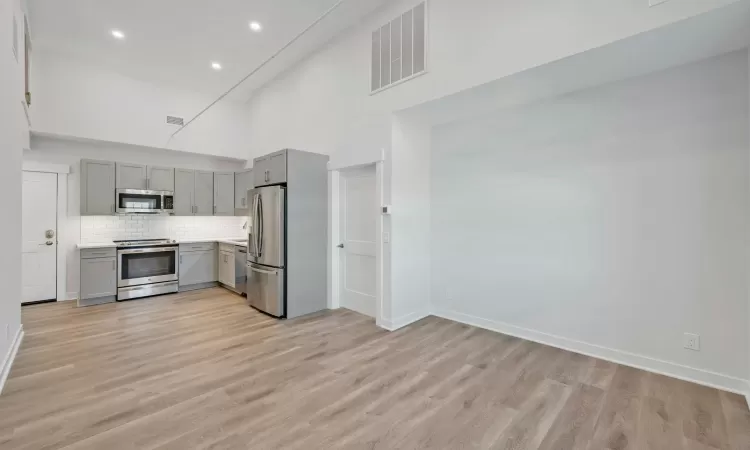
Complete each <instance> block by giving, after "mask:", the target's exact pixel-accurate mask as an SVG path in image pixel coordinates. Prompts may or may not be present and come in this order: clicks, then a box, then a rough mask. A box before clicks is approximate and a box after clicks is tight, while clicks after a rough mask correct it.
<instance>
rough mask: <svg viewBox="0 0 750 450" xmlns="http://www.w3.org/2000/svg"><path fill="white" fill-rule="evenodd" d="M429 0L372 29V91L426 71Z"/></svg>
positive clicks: (377, 90) (380, 89)
mask: <svg viewBox="0 0 750 450" xmlns="http://www.w3.org/2000/svg"><path fill="white" fill-rule="evenodd" d="M426 3H427V2H422V3H420V4H418V5H417V6H415V7H414V9H411V10H409V11H407V12H405V13H403V14H402V15H400V16H399V17H397V18H395V19H393V20H391V21H390V23H387V24H385V25H383V26H382V27H380V28H378V29H377V30H375V31H373V33H372V55H371V70H372V72H371V74H370V80H371V85H370V92H371V93H373V94H374V93H376V92H380V91H382V90H383V89H386V88H388V87H390V86H393V85H395V84H397V83H400V82H403V81H406V80H410V79H412V78H414V77H416V76H419V75H421V74H423V73H424V72H425V70H426V67H427V5H426Z"/></svg>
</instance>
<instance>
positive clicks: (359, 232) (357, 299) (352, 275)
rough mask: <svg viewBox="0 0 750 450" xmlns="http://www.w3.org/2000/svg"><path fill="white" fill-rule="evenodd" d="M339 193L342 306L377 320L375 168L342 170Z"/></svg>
mask: <svg viewBox="0 0 750 450" xmlns="http://www.w3.org/2000/svg"><path fill="white" fill-rule="evenodd" d="M339 192H340V198H339V217H340V220H341V223H340V226H339V233H340V237H341V244H340V245H339V252H340V267H341V273H340V276H339V282H340V289H339V296H340V302H341V306H342V307H344V308H348V309H352V310H354V311H357V312H359V313H362V314H366V315H368V316H371V317H375V314H376V305H375V301H376V296H375V294H376V292H375V279H376V272H375V248H376V247H375V243H376V226H377V217H378V202H377V197H376V192H375V166H374V165H373V166H368V167H366V168H362V169H353V170H347V171H342V172H341V178H340V183H339Z"/></svg>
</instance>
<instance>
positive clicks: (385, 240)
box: [383, 231, 391, 244]
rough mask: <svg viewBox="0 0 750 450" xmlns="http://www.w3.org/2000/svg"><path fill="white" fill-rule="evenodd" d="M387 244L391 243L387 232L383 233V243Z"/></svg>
mask: <svg viewBox="0 0 750 450" xmlns="http://www.w3.org/2000/svg"><path fill="white" fill-rule="evenodd" d="M389 242H391V234H390V233H388V232H387V231H384V232H383V243H384V244H387V243H389Z"/></svg>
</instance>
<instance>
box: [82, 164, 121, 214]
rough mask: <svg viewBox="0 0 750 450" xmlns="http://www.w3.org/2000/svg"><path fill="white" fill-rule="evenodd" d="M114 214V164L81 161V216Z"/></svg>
mask: <svg viewBox="0 0 750 450" xmlns="http://www.w3.org/2000/svg"><path fill="white" fill-rule="evenodd" d="M114 213H115V163H113V162H111V161H94V160H90V159H83V160H81V215H82V216H101V215H109V214H114Z"/></svg>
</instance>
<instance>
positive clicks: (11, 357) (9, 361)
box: [0, 324, 24, 394]
mask: <svg viewBox="0 0 750 450" xmlns="http://www.w3.org/2000/svg"><path fill="white" fill-rule="evenodd" d="M23 336H24V332H23V324H22V325H21V326H19V327H18V331H17V332H16V337H15V338H13V344H11V346H10V348H9V349H8V354H7V355H5V359H4V360H3V365H2V366H0V394H2V393H3V388H4V387H5V381H6V380H7V379H8V375H10V369H11V367H13V361H15V360H16V354H17V353H18V349H19V348H20V347H21V341H23Z"/></svg>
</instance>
